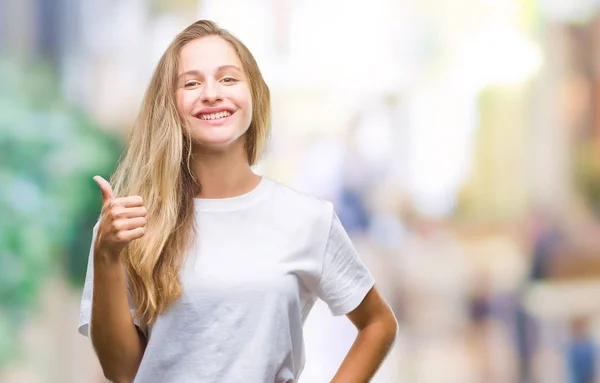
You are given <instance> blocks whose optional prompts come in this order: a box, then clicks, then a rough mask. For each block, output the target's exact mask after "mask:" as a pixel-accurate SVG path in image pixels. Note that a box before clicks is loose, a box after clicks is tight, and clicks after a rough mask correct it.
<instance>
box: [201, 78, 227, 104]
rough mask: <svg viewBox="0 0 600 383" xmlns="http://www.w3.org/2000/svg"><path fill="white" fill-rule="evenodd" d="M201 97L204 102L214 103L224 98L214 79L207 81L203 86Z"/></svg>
mask: <svg viewBox="0 0 600 383" xmlns="http://www.w3.org/2000/svg"><path fill="white" fill-rule="evenodd" d="M201 98H202V102H205V103H207V104H212V103H215V102H216V101H220V100H222V96H221V93H220V91H219V87H218V85H217V84H215V83H214V82H212V81H207V82H205V83H204V86H203V87H202V94H201Z"/></svg>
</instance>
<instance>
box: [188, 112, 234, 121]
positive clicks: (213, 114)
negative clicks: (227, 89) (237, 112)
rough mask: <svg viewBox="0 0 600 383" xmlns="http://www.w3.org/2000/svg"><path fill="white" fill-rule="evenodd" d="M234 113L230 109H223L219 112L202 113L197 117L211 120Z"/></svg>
mask: <svg viewBox="0 0 600 383" xmlns="http://www.w3.org/2000/svg"><path fill="white" fill-rule="evenodd" d="M232 114H233V113H232V112H230V111H227V110H225V111H223V112H219V113H210V114H200V115H198V116H197V117H198V118H199V119H201V120H205V121H209V120H219V119H222V118H227V117H229V116H231V115H232Z"/></svg>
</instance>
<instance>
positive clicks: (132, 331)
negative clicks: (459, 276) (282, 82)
mask: <svg viewBox="0 0 600 383" xmlns="http://www.w3.org/2000/svg"><path fill="white" fill-rule="evenodd" d="M269 126H270V95H269V89H268V87H267V85H266V84H265V82H264V80H263V78H262V75H261V72H260V70H259V68H258V66H257V64H256V61H255V60H254V58H253V56H252V54H251V53H250V51H249V50H248V49H247V48H246V46H245V45H243V44H242V43H241V42H240V41H239V40H237V39H236V38H235V37H234V36H232V35H231V34H230V33H229V32H227V31H225V30H223V29H221V28H219V27H218V26H217V25H216V24H214V23H213V22H210V21H205V20H201V21H198V22H196V23H194V24H192V25H191V26H189V27H188V28H187V29H185V30H184V31H183V32H181V33H180V34H179V35H178V36H177V37H176V38H175V40H174V41H173V42H172V43H171V45H170V46H169V47H168V48H167V50H166V52H165V53H164V55H163V56H162V58H161V60H160V62H159V64H158V67H157V69H156V71H155V73H154V75H153V77H152V80H151V82H150V85H149V88H148V90H147V93H146V96H145V98H144V101H143V104H142V107H141V111H140V114H139V116H138V119H137V122H136V124H135V126H134V129H133V132H132V138H131V142H130V144H129V147H128V149H127V151H126V154H125V156H124V158H123V160H122V162H121V163H120V164H119V167H118V169H117V171H116V172H115V174H114V175H113V177H112V180H111V181H112V182H110V183H109V182H107V181H106V180H104V179H102V178H101V177H95V181H96V182H97V183H98V185H99V187H100V189H101V191H102V204H103V206H102V212H101V216H100V219H99V221H98V223H97V224H96V226H95V228H94V232H93V240H92V246H91V249H90V255H89V261H88V271H87V277H86V283H85V287H84V291H83V297H82V302H81V311H80V321H79V331H80V333H82V334H84V335H86V336H89V337H90V338H91V341H92V344H93V346H94V349H95V351H96V354H97V356H98V359H99V361H100V364H101V366H102V369H103V371H104V374H105V376H106V377H107V378H108V379H110V380H112V381H114V382H131V381H133V380H135V382H144V383H147V382H174V383H175V382H188V381H192V380H193V381H202V382H242V381H243V382H281V383H284V382H296V381H297V380H298V378H299V376H300V374H301V372H302V369H303V365H304V346H303V332H302V327H303V324H304V321H305V319H306V317H307V315H308V314H309V312H310V311H311V309H312V307H313V305H314V303H315V301H316V300H317V299H318V298H319V299H322V300H323V301H324V302H325V303H326V304H327V305H328V307H329V309H330V311H331V312H332V314H333V315H336V316H337V315H347V317H348V318H349V319H350V321H351V322H352V323H353V324H354V325H355V326H356V328H357V329H358V335H357V338H356V340H355V342H354V344H353V346H352V347H351V349H350V350H349V352H348V354H347V355H346V357H345V359H344V361H343V362H342V364H341V366H340V368H339V370H338V371H337V373H336V375H335V376H334V378H333V382H367V381H369V380H370V379H371V378H372V377H373V375H374V374H375V372H376V371H377V369H378V367H379V365H380V364H381V362H382V361H383V359H384V358H385V356H386V355H387V353H388V352H389V349H390V347H391V345H392V343H393V341H394V339H395V334H396V328H397V324H396V320H395V318H394V315H393V313H392V311H391V310H390V308H389V306H388V304H387V303H386V302H385V301H384V299H383V298H382V297H381V295H380V293H379V292H378V290H377V288H376V287H375V286H374V283H375V280H374V278H373V276H372V274H371V272H370V271H369V269H368V268H367V267H366V266H365V264H364V263H363V262H362V260H361V259H360V257H359V255H358V253H357V251H356V250H355V248H354V246H353V244H352V242H351V241H350V239H349V237H348V235H347V233H346V232H345V230H344V228H343V227H342V225H341V223H340V220H339V219H338V217H337V215H336V213H335V211H334V209H333V205H332V204H331V203H330V202H328V201H325V200H322V199H318V198H315V197H313V196H310V195H307V194H302V193H299V192H297V191H295V190H293V189H291V188H289V187H287V186H285V185H283V184H280V183H278V182H276V181H274V180H271V179H268V178H266V177H261V176H259V175H257V174H255V173H254V172H253V170H252V168H251V166H252V165H254V164H255V163H256V161H257V159H258V158H259V156H260V154H261V151H262V148H263V147H264V143H265V141H266V139H267V137H268V133H269ZM111 185H112V186H111Z"/></svg>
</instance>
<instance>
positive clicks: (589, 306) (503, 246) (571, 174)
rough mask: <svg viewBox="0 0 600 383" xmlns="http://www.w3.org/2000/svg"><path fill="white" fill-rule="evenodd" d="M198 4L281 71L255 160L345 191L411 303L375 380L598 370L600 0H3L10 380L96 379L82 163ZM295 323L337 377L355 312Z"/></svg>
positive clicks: (90, 204)
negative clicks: (84, 296)
mask: <svg viewBox="0 0 600 383" xmlns="http://www.w3.org/2000/svg"><path fill="white" fill-rule="evenodd" d="M199 18H209V19H213V20H215V21H217V22H218V23H220V24H221V26H222V27H225V28H227V29H229V30H230V31H232V32H233V33H234V34H236V35H237V36H238V37H240V38H241V39H242V41H244V42H245V43H246V45H248V47H249V48H250V50H251V51H252V52H253V53H254V55H255V57H256V59H257V61H258V63H259V65H260V67H261V69H262V71H263V74H264V76H265V78H266V80H267V83H268V84H269V85H270V87H271V91H272V98H273V137H272V140H271V145H270V149H269V152H268V153H267V155H266V156H265V158H264V160H263V161H262V163H261V164H260V165H259V166H257V169H256V171H257V172H259V173H262V174H265V175H268V176H270V177H272V178H274V179H276V180H278V181H281V182H284V183H287V184H290V185H291V186H293V187H295V188H297V189H299V190H302V191H305V192H309V193H312V194H315V195H318V196H320V197H322V198H326V199H329V200H331V201H333V202H334V203H335V206H336V210H337V212H338V214H339V216H340V218H341V220H342V222H343V224H344V226H345V228H346V230H347V231H348V232H349V233H350V234H351V236H352V238H353V240H354V243H355V245H356V247H357V248H358V249H359V251H360V253H361V254H362V256H363V258H364V260H365V262H367V263H368V265H369V266H370V268H371V269H372V271H373V273H374V274H375V276H376V278H377V280H378V284H379V286H380V289H381V290H382V292H383V293H384V295H385V296H386V298H387V299H388V300H389V302H390V304H391V305H392V307H393V309H394V311H395V313H396V315H397V317H398V320H399V323H400V333H399V336H398V339H397V343H396V346H395V348H394V349H393V351H392V353H391V354H390V355H389V357H388V358H387V359H386V361H385V363H384V365H383V366H382V368H381V370H380V372H379V373H378V375H377V377H376V378H375V380H374V381H375V382H385V383H391V382H411V383H454V382H456V383H471V382H472V383H480V382H481V383H483V382H485V383H488V382H489V383H512V382H515V383H526V382H544V383H545V382H556V383H592V382H594V383H597V382H600V375H599V374H598V373H597V371H598V366H599V363H598V361H599V360H600V357H599V356H598V351H597V347H598V344H599V341H600V256H599V255H600V254H599V253H600V224H599V221H598V216H599V215H600V150H599V145H600V1H598V0H370V1H368V2H367V1H360V0H343V1H342V0H328V1H321V0H252V1H249V0H219V1H217V0H89V1H78V0H0V185H1V187H0V382H2V383H42V382H44V383H45V382H49V383H54V382H56V383H58V382H60V383H81V382H85V383H87V382H90V383H100V382H105V380H104V379H103V377H102V373H101V370H100V368H99V365H98V362H97V361H96V359H95V356H94V352H93V350H92V348H91V345H90V343H89V341H88V340H87V339H86V338H84V337H82V336H80V335H78V333H77V321H78V316H79V303H80V298H81V290H82V283H83V279H84V275H85V268H86V264H87V257H88V251H89V246H90V240H91V232H92V226H93V224H94V223H95V221H96V218H97V216H98V214H99V211H100V201H101V199H100V192H99V190H97V186H96V185H95V183H94V182H93V181H92V176H94V175H96V174H100V175H103V176H104V177H108V176H109V175H110V174H111V172H112V171H113V170H114V168H115V164H116V161H117V159H118V157H119V155H120V153H121V151H122V150H123V148H124V145H125V140H126V134H127V132H128V131H129V128H130V127H131V125H132V121H133V119H134V117H135V114H136V112H137V110H138V108H139V105H140V101H141V98H142V95H143V92H144V90H145V88H146V85H147V83H148V81H149V78H150V75H151V73H152V71H153V70H154V66H155V65H156V63H157V61H158V59H159V57H160V55H161V54H162V52H163V51H164V49H165V48H166V46H167V45H168V44H169V42H170V41H171V40H172V39H173V37H174V36H175V35H176V34H177V33H178V32H179V31H180V30H182V29H183V28H185V27H186V26H187V25H188V24H190V23H192V22H193V21H195V20H197V19H199ZM305 331H306V348H307V364H306V368H305V371H304V374H303V376H302V379H301V382H302V383H313V382H314V383H320V382H327V381H329V380H328V379H330V378H331V377H332V376H333V374H334V373H335V370H336V368H337V366H338V364H339V363H340V362H341V360H342V358H343V357H344V355H345V352H346V351H347V349H348V348H349V346H350V345H351V343H352V341H353V339H354V336H355V334H356V331H355V330H354V329H353V327H352V325H351V324H350V323H349V322H348V321H347V320H346V319H345V318H332V317H331V316H330V314H329V312H328V311H327V308H326V307H324V305H322V304H319V305H317V306H316V307H315V309H314V311H313V313H312V315H311V316H310V317H309V319H308V321H307V323H306V327H305Z"/></svg>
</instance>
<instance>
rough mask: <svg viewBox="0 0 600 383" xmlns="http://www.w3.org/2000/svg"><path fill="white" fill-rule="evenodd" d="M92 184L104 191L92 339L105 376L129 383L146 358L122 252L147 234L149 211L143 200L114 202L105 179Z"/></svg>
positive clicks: (95, 260)
mask: <svg viewBox="0 0 600 383" xmlns="http://www.w3.org/2000/svg"><path fill="white" fill-rule="evenodd" d="M94 180H95V181H96V182H97V183H98V185H99V186H100V189H101V190H102V213H101V216H100V223H99V227H98V232H97V236H96V239H95V242H94V244H93V248H94V254H93V268H94V279H93V294H92V307H91V318H90V338H91V340H92V344H93V346H94V350H95V351H96V354H97V356H98V360H99V361H100V365H101V366H102V370H103V372H104V376H105V377H106V378H107V379H108V380H110V381H112V382H114V383H131V382H132V381H133V380H134V378H135V375H136V374H137V370H138V368H139V366H140V362H141V360H142V356H143V355H144V350H145V347H146V338H145V336H144V335H143V334H142V333H141V331H140V330H139V329H138V327H137V326H136V325H135V324H134V322H133V318H132V317H131V311H130V306H129V303H128V296H127V281H126V277H125V272H124V268H123V264H122V261H121V252H122V250H123V248H124V247H125V246H126V245H127V244H128V243H129V242H131V241H133V240H135V239H137V238H140V237H142V236H143V235H144V226H145V224H146V219H145V215H146V211H145V208H144V205H143V200H142V198H141V197H139V196H132V197H124V198H114V196H113V193H112V189H111V187H110V184H109V183H108V182H107V181H106V180H104V179H103V178H101V177H95V178H94Z"/></svg>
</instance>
